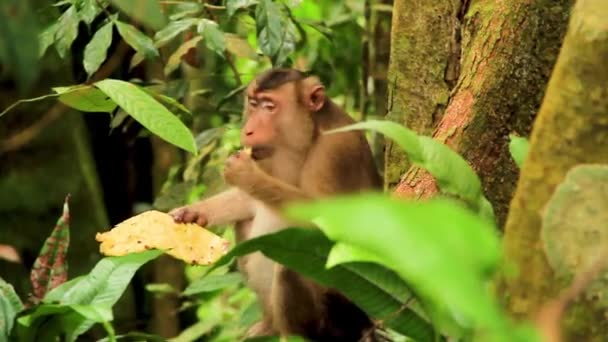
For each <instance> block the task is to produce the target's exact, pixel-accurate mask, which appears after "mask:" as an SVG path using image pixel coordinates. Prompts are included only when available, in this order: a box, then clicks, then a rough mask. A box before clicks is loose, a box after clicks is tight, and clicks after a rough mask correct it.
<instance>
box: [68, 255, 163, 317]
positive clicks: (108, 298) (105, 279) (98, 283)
mask: <svg viewBox="0 0 608 342" xmlns="http://www.w3.org/2000/svg"><path fill="white" fill-rule="evenodd" d="M161 253H162V252H161V251H157V250H151V251H146V252H142V253H134V254H128V255H125V256H121V257H108V258H103V259H101V260H100V261H99V262H98V263H97V265H95V267H94V268H93V270H91V272H89V274H88V276H87V277H86V278H85V279H83V280H81V281H79V282H77V283H76V284H75V285H74V286H73V287H72V288H70V289H69V290H68V291H66V292H65V294H64V295H63V297H62V298H61V299H60V302H61V303H63V304H95V305H101V306H110V307H111V306H112V305H114V304H115V303H116V301H117V300H118V299H119V298H120V296H121V295H122V293H123V292H124V290H125V289H126V288H127V285H129V282H130V281H131V278H132V277H133V275H134V274H135V271H137V270H138V269H139V268H140V267H141V266H142V265H143V264H145V263H147V262H148V261H150V260H152V259H155V258H156V257H158V256H159V255H160V254H161Z"/></svg>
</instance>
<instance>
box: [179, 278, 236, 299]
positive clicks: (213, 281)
mask: <svg viewBox="0 0 608 342" xmlns="http://www.w3.org/2000/svg"><path fill="white" fill-rule="evenodd" d="M242 281H243V276H241V274H240V273H228V274H221V275H208V276H206V277H203V278H201V279H197V280H195V281H193V282H192V283H190V285H188V287H187V288H186V289H185V290H184V295H186V296H191V295H195V294H199V293H202V292H211V291H215V290H220V289H223V288H226V287H229V286H233V285H237V284H240V283H241V282H242Z"/></svg>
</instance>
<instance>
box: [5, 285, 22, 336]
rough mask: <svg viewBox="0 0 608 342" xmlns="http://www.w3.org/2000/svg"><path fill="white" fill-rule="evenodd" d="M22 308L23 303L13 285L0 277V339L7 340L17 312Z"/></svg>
mask: <svg viewBox="0 0 608 342" xmlns="http://www.w3.org/2000/svg"><path fill="white" fill-rule="evenodd" d="M21 310H23V303H21V299H19V296H18V295H17V293H16V292H15V289H14V288H13V285H11V284H9V283H7V282H5V281H4V279H2V278H0V340H2V341H9V340H10V339H9V336H10V334H11V331H12V330H13V325H14V323H15V318H16V317H17V314H18V313H19V312H21Z"/></svg>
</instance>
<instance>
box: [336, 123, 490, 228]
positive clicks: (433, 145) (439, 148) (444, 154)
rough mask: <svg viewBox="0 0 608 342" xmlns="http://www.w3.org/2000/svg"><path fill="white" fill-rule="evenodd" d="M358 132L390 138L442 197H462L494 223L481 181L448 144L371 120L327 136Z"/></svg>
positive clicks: (403, 128)
mask: <svg viewBox="0 0 608 342" xmlns="http://www.w3.org/2000/svg"><path fill="white" fill-rule="evenodd" d="M357 129H371V130H374V131H378V132H380V133H382V134H384V135H385V136H387V137H389V138H391V139H392V140H394V141H395V142H396V143H397V144H398V145H399V146H400V147H401V148H402V149H403V150H404V151H405V152H406V153H407V155H408V157H409V158H410V160H411V161H412V163H413V164H415V165H418V166H420V167H422V168H423V169H425V170H427V171H428V172H429V173H430V174H431V175H433V177H435V179H436V180H437V185H438V186H439V189H440V190H441V191H442V192H443V193H447V194H450V195H456V196H458V197H460V198H461V199H463V200H464V201H465V202H466V203H467V204H469V205H471V206H472V208H473V209H474V210H475V211H477V212H478V213H479V214H480V216H482V217H484V218H487V219H488V220H490V221H493V220H494V210H493V208H492V205H491V204H490V202H489V201H488V200H487V199H486V198H485V196H484V195H483V192H482V188H481V181H480V180H479V177H478V176H477V174H476V173H475V171H474V170H473V168H472V167H471V166H470V165H469V164H468V163H467V161H466V160H464V158H462V157H461V156H460V155H459V154H458V153H456V152H455V151H453V150H452V149H450V148H449V147H448V146H446V145H445V144H443V143H441V142H440V141H437V140H435V139H432V138H430V137H427V136H419V135H417V134H416V133H414V132H413V131H411V130H409V129H407V128H405V127H403V126H401V125H399V124H397V123H394V122H390V121H377V120H369V121H366V122H360V123H356V124H353V125H349V126H346V127H342V128H339V129H335V130H332V131H328V132H326V134H332V133H338V132H345V131H351V130H357Z"/></svg>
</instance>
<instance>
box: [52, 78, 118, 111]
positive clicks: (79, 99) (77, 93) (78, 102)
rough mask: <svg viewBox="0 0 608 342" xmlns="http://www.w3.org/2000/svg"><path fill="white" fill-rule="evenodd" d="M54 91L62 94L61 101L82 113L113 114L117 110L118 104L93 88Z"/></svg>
mask: <svg viewBox="0 0 608 342" xmlns="http://www.w3.org/2000/svg"><path fill="white" fill-rule="evenodd" d="M53 90H54V91H55V92H56V93H58V94H61V95H60V96H59V101H61V102H62V103H63V104H65V105H67V106H70V107H72V108H74V109H77V110H80V111H82V112H93V113H97V112H108V113H111V112H112V111H114V109H116V103H115V102H114V101H112V99H111V98H109V97H108V95H106V94H104V92H102V91H101V90H99V89H97V88H95V87H93V86H83V85H76V86H71V87H55V88H53Z"/></svg>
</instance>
